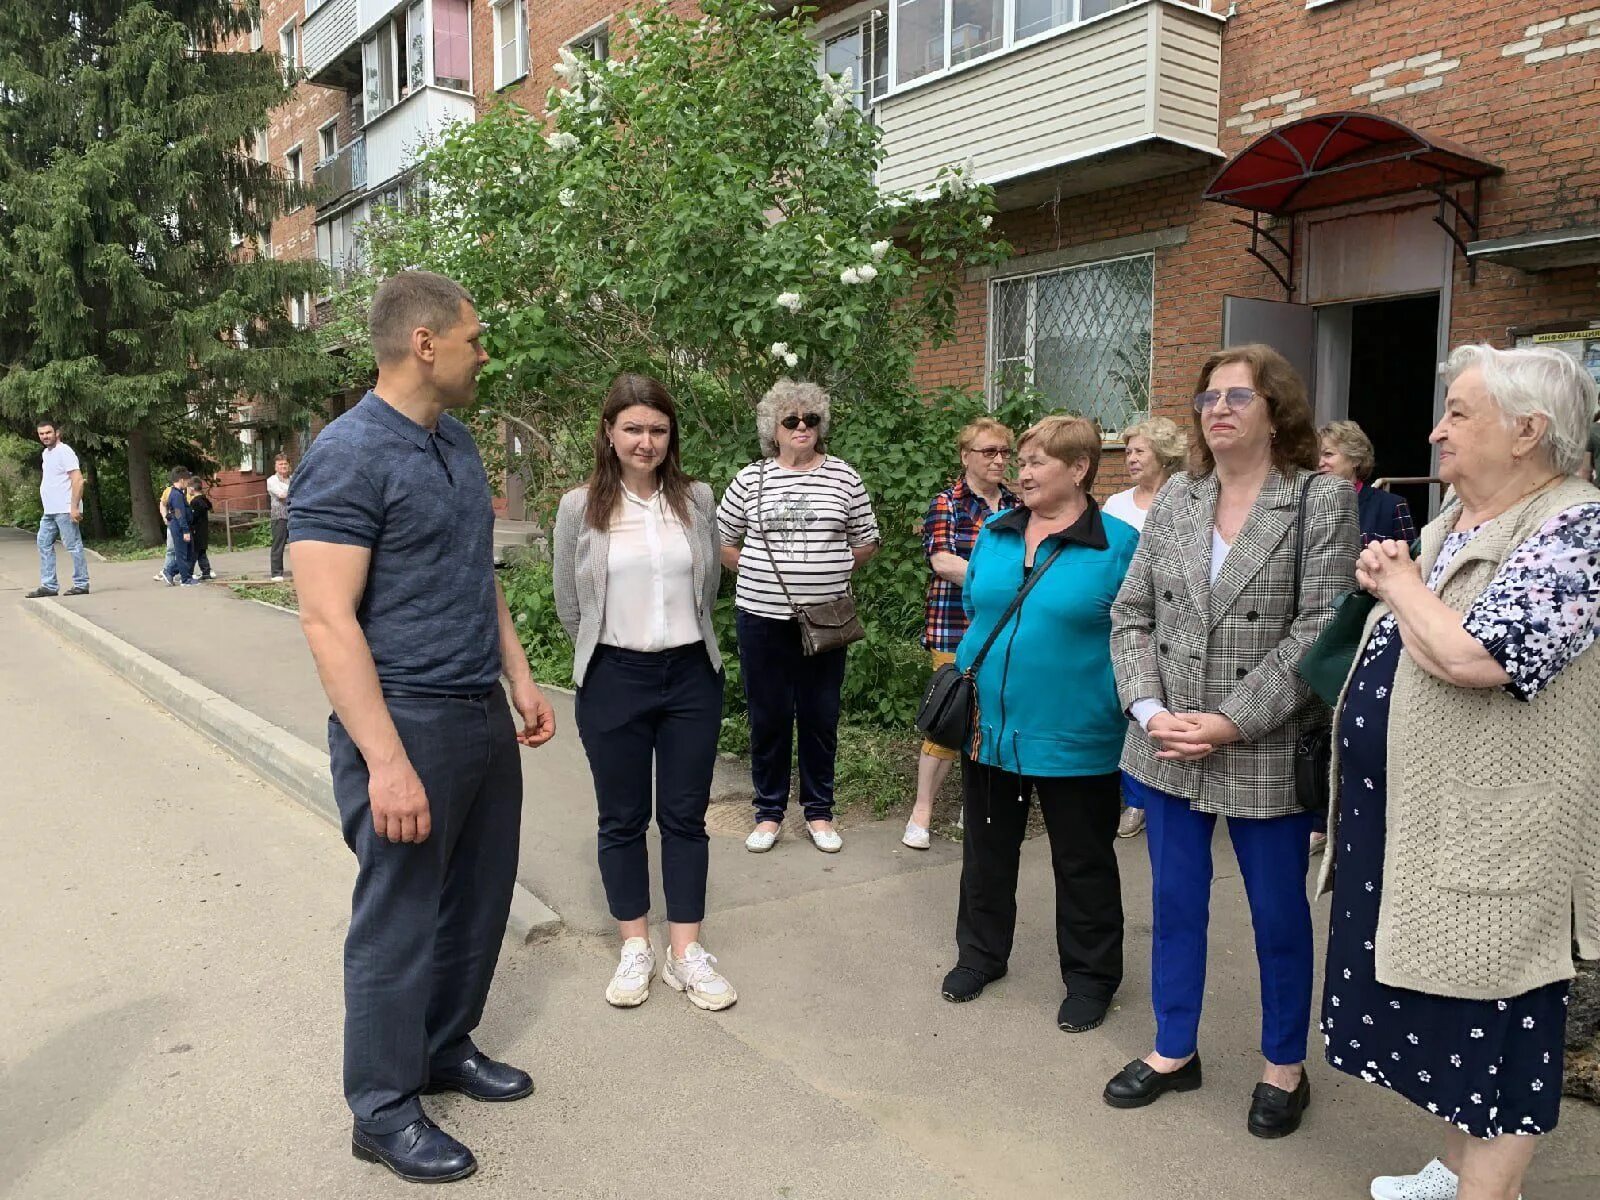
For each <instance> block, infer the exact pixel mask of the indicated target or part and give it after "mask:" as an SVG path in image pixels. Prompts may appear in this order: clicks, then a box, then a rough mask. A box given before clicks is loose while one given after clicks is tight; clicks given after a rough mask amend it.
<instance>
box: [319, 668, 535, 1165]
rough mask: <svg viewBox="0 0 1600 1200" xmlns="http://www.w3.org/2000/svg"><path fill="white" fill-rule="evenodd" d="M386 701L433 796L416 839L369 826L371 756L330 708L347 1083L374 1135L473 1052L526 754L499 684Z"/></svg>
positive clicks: (512, 867) (398, 1124)
mask: <svg viewBox="0 0 1600 1200" xmlns="http://www.w3.org/2000/svg"><path fill="white" fill-rule="evenodd" d="M385 700H386V701H387V703H388V706H389V714H390V716H392V717H393V718H394V724H395V728H396V729H397V730H398V731H399V733H400V741H401V744H402V745H404V746H405V749H406V754H407V755H408V756H409V757H410V759H411V765H412V766H413V767H415V768H416V771H417V775H418V777H419V778H420V779H421V780H422V786H423V789H424V790H425V791H426V792H427V794H428V809H429V812H430V814H431V816H432V820H433V831H432V833H431V834H430V835H429V837H428V840H427V841H425V842H420V843H416V844H411V845H407V844H405V843H401V842H390V841H387V840H385V839H383V838H381V837H379V836H378V835H377V833H376V832H375V831H374V830H373V828H372V806H371V802H370V800H369V798H368V794H367V784H368V775H367V765H366V761H365V760H364V759H363V758H362V757H361V752H360V751H359V750H358V749H356V745H355V743H354V742H353V741H351V740H350V735H349V734H348V733H346V732H345V728H344V726H343V725H342V724H341V723H340V721H339V719H338V717H330V718H329V721H328V752H329V755H330V756H331V758H332V765H333V792H334V798H335V800H336V801H337V802H338V805H339V821H340V824H341V825H342V826H343V829H344V840H345V843H346V845H348V846H349V847H350V849H351V850H352V851H354V852H355V856H356V862H357V864H358V872H357V875H356V886H355V894H354V896H353V897H352V901H351V912H350V933H349V936H348V937H347V938H346V939H345V945H344V1010H345V1015H344V1091H345V1099H346V1100H347V1101H348V1102H349V1105H350V1110H351V1112H353V1113H354V1114H355V1118H356V1125H357V1126H358V1127H359V1128H361V1129H362V1130H364V1131H366V1132H367V1133H372V1134H385V1133H393V1132H395V1131H396V1130H398V1129H403V1128H404V1127H405V1126H407V1125H409V1124H410V1123H411V1122H412V1121H415V1120H416V1119H417V1118H418V1117H420V1116H422V1105H421V1102H420V1101H419V1100H418V1098H417V1097H418V1094H419V1093H420V1092H421V1091H422V1089H423V1088H424V1087H426V1086H427V1083H428V1076H429V1073H430V1071H431V1069H432V1068H435V1067H437V1068H441V1069H442V1068H445V1067H451V1066H454V1065H456V1064H457V1063H460V1062H462V1061H464V1060H465V1059H467V1058H470V1057H471V1056H472V1055H473V1054H475V1053H476V1052H477V1048H476V1047H475V1046H474V1045H473V1042H472V1031H473V1030H474V1029H475V1028H477V1025H478V1022H479V1020H480V1019H481V1018H482V1016H483V1005H484V1000H485V999H486V998H487V996H488V994H489V984H490V981H491V980H493V978H494V970H495V964H496V961H497V960H498V959H499V956H500V942H501V939H502V937H504V935H505V928H506V916H507V914H508V913H509V912H510V909H511V889H512V885H513V884H514V883H515V881H516V876H517V838H518V833H519V831H520V829H521V824H522V762H521V760H520V758H519V757H518V755H519V748H518V744H517V740H516V729H515V726H514V725H513V724H512V720H511V709H510V706H509V705H508V704H507V703H506V697H505V693H504V692H503V691H501V690H500V688H498V687H496V688H494V689H493V690H491V691H490V692H488V693H487V694H485V695H482V696H478V697H472V698H468V697H439V696H421V695H414V694H386V695H385Z"/></svg>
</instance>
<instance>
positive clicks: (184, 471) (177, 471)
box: [167, 467, 194, 483]
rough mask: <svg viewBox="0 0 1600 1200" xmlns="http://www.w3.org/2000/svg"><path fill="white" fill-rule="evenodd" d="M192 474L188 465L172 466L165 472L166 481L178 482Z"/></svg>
mask: <svg viewBox="0 0 1600 1200" xmlns="http://www.w3.org/2000/svg"><path fill="white" fill-rule="evenodd" d="M193 474H194V472H193V471H191V470H189V468H188V467H173V468H172V470H171V471H169V472H167V482H168V483H178V482H180V481H182V480H185V479H187V478H189V476H191V475H193Z"/></svg>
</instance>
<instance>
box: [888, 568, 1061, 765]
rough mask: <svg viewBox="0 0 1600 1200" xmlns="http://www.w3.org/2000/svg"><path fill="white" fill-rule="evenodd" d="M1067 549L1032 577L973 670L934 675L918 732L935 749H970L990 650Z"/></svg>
mask: <svg viewBox="0 0 1600 1200" xmlns="http://www.w3.org/2000/svg"><path fill="white" fill-rule="evenodd" d="M1066 548H1067V544H1066V542H1061V543H1060V544H1059V545H1057V546H1056V548H1055V549H1054V550H1053V551H1051V552H1050V557H1049V558H1047V559H1045V560H1044V562H1043V563H1041V564H1040V565H1039V566H1038V567H1036V568H1035V569H1034V570H1033V571H1032V572H1031V573H1030V574H1029V575H1028V578H1027V579H1026V580H1025V581H1024V582H1023V584H1022V587H1021V588H1020V589H1018V591H1017V594H1016V597H1015V598H1014V599H1013V600H1012V601H1011V604H1010V606H1009V607H1008V608H1007V609H1006V611H1005V615H1004V616H1003V617H1001V618H1000V620H999V622H998V623H997V624H996V625H995V627H994V628H993V629H992V630H991V631H990V632H989V637H988V640H987V641H985V642H984V643H983V648H982V649H981V650H979V651H978V654H977V657H975V658H974V659H973V660H972V665H971V666H969V667H968V668H967V669H966V670H965V671H962V670H958V669H957V668H956V665H955V663H946V664H945V665H944V666H942V667H940V668H939V669H938V670H937V671H935V672H934V673H933V678H932V679H930V680H929V681H928V690H927V691H926V692H924V693H923V695H922V707H921V708H920V709H918V710H917V728H918V729H920V730H921V731H922V733H923V735H924V736H925V737H926V738H927V739H928V740H929V741H930V742H932V743H933V744H934V745H935V746H943V747H944V748H945V749H946V750H960V749H961V748H962V747H963V746H965V745H966V741H967V734H968V733H969V732H970V731H971V729H972V718H973V714H974V713H976V712H977V708H978V668H979V667H981V666H983V660H984V659H985V658H987V657H988V655H989V648H990V647H991V646H993V645H994V643H995V639H996V638H998V637H999V636H1000V631H1001V630H1002V629H1004V628H1005V627H1006V624H1007V622H1009V621H1010V620H1011V618H1012V617H1013V616H1015V615H1016V611H1017V609H1019V608H1021V607H1022V601H1023V598H1024V597H1026V596H1027V594H1028V593H1029V592H1030V591H1031V590H1032V589H1033V585H1034V584H1036V583H1038V582H1039V577H1040V576H1041V575H1043V574H1044V573H1045V572H1046V571H1047V570H1049V568H1050V564H1051V563H1053V562H1055V560H1056V559H1057V557H1059V556H1060V554H1061V552H1062V551H1063V550H1065V549H1066Z"/></svg>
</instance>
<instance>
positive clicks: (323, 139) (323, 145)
mask: <svg viewBox="0 0 1600 1200" xmlns="http://www.w3.org/2000/svg"><path fill="white" fill-rule="evenodd" d="M338 153H339V122H338V121H337V120H333V121H329V122H328V123H327V124H326V125H323V126H322V128H320V129H318V130H317V163H318V164H319V165H320V164H322V163H325V162H327V161H328V160H329V159H331V158H333V157H335V156H336V155H337V154H338Z"/></svg>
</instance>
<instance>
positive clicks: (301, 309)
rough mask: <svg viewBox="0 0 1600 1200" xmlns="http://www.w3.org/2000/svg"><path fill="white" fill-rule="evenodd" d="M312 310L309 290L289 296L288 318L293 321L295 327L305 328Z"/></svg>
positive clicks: (309, 322) (308, 323)
mask: <svg viewBox="0 0 1600 1200" xmlns="http://www.w3.org/2000/svg"><path fill="white" fill-rule="evenodd" d="M313 311H314V305H313V303H312V300H311V293H310V292H306V293H304V294H303V295H299V296H291V297H289V320H290V321H291V322H293V324H294V326H295V328H296V329H305V328H306V327H307V326H309V325H310V324H311V314H312V312H313Z"/></svg>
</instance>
